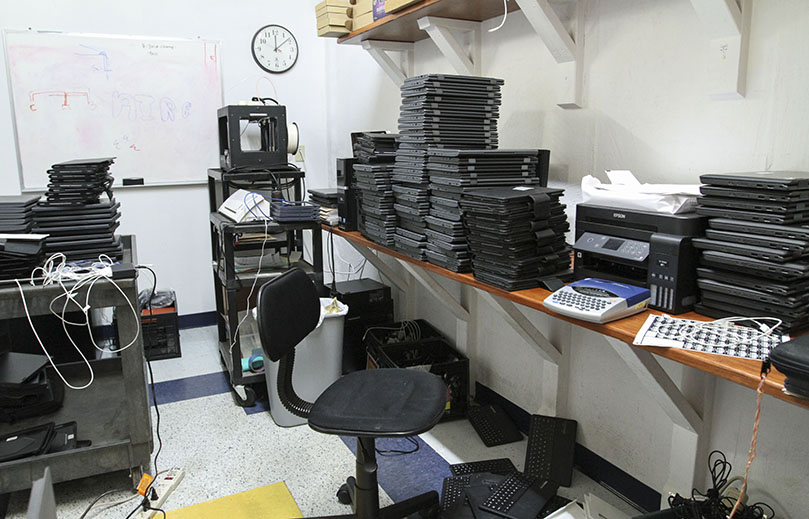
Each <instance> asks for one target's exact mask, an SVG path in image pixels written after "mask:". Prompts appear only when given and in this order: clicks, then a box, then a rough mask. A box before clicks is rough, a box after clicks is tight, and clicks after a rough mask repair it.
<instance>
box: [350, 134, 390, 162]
mask: <svg viewBox="0 0 809 519" xmlns="http://www.w3.org/2000/svg"><path fill="white" fill-rule="evenodd" d="M397 137H398V135H397V134H395V133H383V132H364V133H360V134H357V137H356V139H355V140H354V143H353V147H354V157H355V158H356V159H357V161H359V162H362V163H363V164H375V163H378V162H391V161H392V160H393V159H394V158H395V157H396V139H397Z"/></svg>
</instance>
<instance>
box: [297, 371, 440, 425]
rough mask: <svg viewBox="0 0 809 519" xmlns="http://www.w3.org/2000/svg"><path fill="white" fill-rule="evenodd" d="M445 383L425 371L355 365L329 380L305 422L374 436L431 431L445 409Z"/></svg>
mask: <svg viewBox="0 0 809 519" xmlns="http://www.w3.org/2000/svg"><path fill="white" fill-rule="evenodd" d="M446 402H447V386H446V384H444V382H443V381H442V380H441V379H440V378H439V377H437V376H436V375H433V374H432V373H427V372H425V371H416V370H410V369H398V368H390V369H371V370H365V371H355V372H354V373H349V374H348V375H345V376H344V377H342V378H340V379H339V380H338V381H337V382H335V383H334V384H332V385H331V386H329V387H328V388H327V389H326V391H324V392H323V393H322V394H321V395H320V397H319V398H318V399H317V400H316V401H315V403H314V406H312V411H311V413H309V426H310V427H311V428H312V429H314V430H316V431H318V432H322V433H326V434H341V435H347V436H370V437H375V438H384V437H396V436H412V435H415V434H421V433H423V432H426V431H429V430H430V429H431V428H432V427H433V426H434V425H435V424H437V423H438V421H439V420H440V419H441V417H442V416H443V414H444V407H445V406H446Z"/></svg>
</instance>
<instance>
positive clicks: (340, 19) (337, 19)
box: [317, 13, 350, 29]
mask: <svg viewBox="0 0 809 519" xmlns="http://www.w3.org/2000/svg"><path fill="white" fill-rule="evenodd" d="M349 20H350V18H349V17H348V16H346V15H345V14H333V13H326V14H324V15H322V16H318V17H317V28H318V29H321V28H323V27H325V26H327V25H333V26H335V27H343V28H347V25H346V22H348V21H349Z"/></svg>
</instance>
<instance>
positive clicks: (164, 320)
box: [140, 308, 182, 360]
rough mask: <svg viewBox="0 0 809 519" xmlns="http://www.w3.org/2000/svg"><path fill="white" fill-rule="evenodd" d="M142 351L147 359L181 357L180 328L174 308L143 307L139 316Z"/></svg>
mask: <svg viewBox="0 0 809 519" xmlns="http://www.w3.org/2000/svg"><path fill="white" fill-rule="evenodd" d="M140 323H141V333H142V334H143V353H144V355H146V358H147V359H149V360H162V359H174V358H177V357H181V356H182V353H181V351H180V328H179V325H178V321H177V311H176V309H174V308H154V309H153V310H152V315H151V316H149V309H148V308H147V309H144V310H143V311H142V312H141V316H140Z"/></svg>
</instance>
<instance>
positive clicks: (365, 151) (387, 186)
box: [354, 133, 396, 247]
mask: <svg viewBox="0 0 809 519" xmlns="http://www.w3.org/2000/svg"><path fill="white" fill-rule="evenodd" d="M395 139H396V135H395V134H385V133H363V134H360V135H359V136H358V137H357V139H356V141H355V144H354V155H355V157H356V158H357V162H356V163H355V164H354V181H355V182H356V185H357V189H359V190H360V193H361V202H360V215H361V219H362V222H361V223H360V232H361V233H362V234H363V236H365V237H367V238H368V239H370V240H372V241H375V242H377V243H380V244H382V245H385V246H388V247H392V246H393V245H394V239H393V236H394V234H395V233H396V213H395V212H394V209H393V203H394V197H393V189H392V186H391V174H392V172H393V160H394V158H395V156H396V153H395V152H396V140H395Z"/></svg>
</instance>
